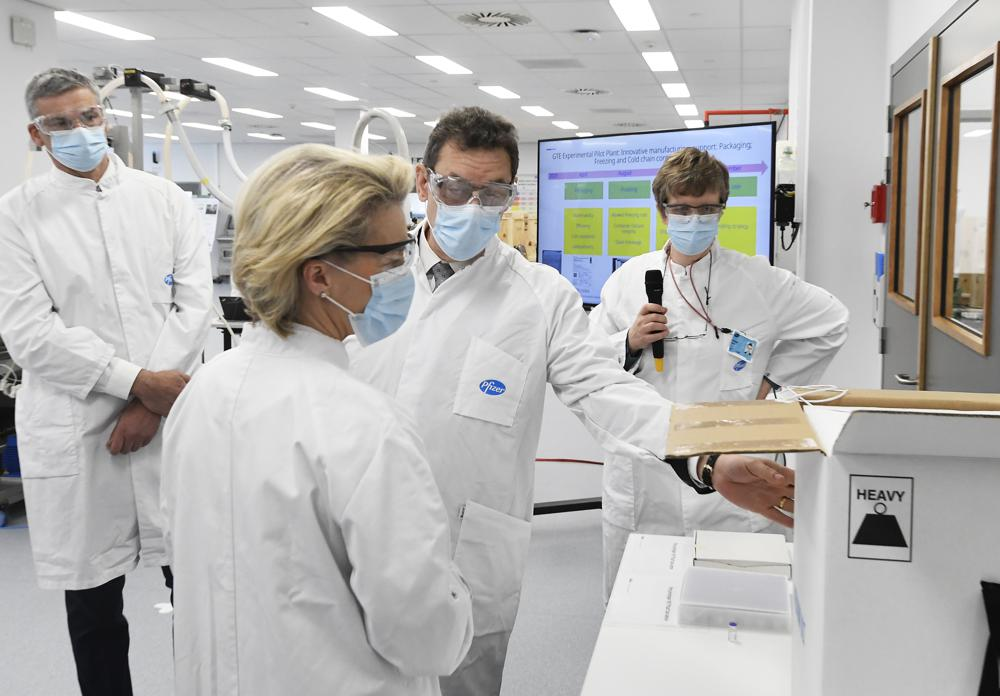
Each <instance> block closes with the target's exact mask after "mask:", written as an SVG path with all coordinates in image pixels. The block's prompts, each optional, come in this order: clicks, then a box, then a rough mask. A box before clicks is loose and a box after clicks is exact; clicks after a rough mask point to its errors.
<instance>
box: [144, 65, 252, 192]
mask: <svg viewBox="0 0 1000 696" xmlns="http://www.w3.org/2000/svg"><path fill="white" fill-rule="evenodd" d="M139 79H140V80H142V83H143V84H144V85H146V86H147V87H149V88H150V89H151V90H153V92H155V93H156V96H158V97H159V98H160V104H161V105H162V108H163V112H164V114H165V115H166V117H167V118H168V119H170V122H171V123H173V124H174V125H175V126H177V135H178V136H179V137H180V139H181V145H182V146H183V147H184V154H186V155H187V158H188V161H189V162H190V163H191V167H192V168H193V169H194V172H195V174H197V175H198V179H199V181H201V183H202V184H204V185H205V187H206V188H207V189H208V190H209V192H211V194H212V195H213V196H215V197H216V198H218V199H219V202H220V203H222V204H223V205H225V206H227V207H228V208H230V209H233V201H232V199H231V198H230V197H229V196H227V195H226V194H225V193H224V192H223V191H222V189H220V188H219V187H218V186H216V185H215V184H213V183H212V180H211V179H209V178H208V174H206V173H205V169H204V167H202V166H201V160H199V159H198V155H197V154H196V153H195V151H194V147H192V146H191V141H190V140H189V139H188V136H187V132H186V131H185V130H184V124H183V123H181V120H180V119H179V118H178V117H177V113H178V111H179V109H178V108H177V107H176V106H173V105H170V104H169V101H170V100H169V99H167V95H165V94H164V93H163V90H162V89H160V86H159V85H158V84H156V82H155V81H154V80H152V79H150V78H149V77H148V76H146V75H139Z"/></svg>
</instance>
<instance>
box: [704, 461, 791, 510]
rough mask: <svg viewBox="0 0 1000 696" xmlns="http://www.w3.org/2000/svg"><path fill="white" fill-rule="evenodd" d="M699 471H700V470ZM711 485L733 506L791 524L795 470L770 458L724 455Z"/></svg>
mask: <svg viewBox="0 0 1000 696" xmlns="http://www.w3.org/2000/svg"><path fill="white" fill-rule="evenodd" d="M699 473H700V472H699ZM712 486H713V487H714V488H715V490H717V491H719V493H720V494H722V496H723V497H725V498H726V500H728V501H729V502H731V503H733V504H734V505H738V506H739V507H741V508H744V509H746V510H750V511H751V512H756V513H757V514H758V515H763V516H764V517H766V518H767V519H769V520H771V521H772V522H777V523H778V524H781V525H784V526H786V527H791V526H792V525H793V522H794V517H790V516H789V515H786V514H784V513H786V512H787V513H789V514H794V513H795V470H794V469H789V468H787V467H784V466H781V465H779V464H778V463H776V462H773V461H771V460H770V459H759V458H757V457H748V456H746V455H742V454H724V455H722V456H720V457H719V459H718V460H717V461H716V462H715V466H714V467H713V469H712Z"/></svg>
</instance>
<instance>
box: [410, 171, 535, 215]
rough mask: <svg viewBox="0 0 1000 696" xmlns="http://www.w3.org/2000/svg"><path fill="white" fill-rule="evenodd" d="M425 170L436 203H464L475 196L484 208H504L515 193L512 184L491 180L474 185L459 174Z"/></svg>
mask: <svg viewBox="0 0 1000 696" xmlns="http://www.w3.org/2000/svg"><path fill="white" fill-rule="evenodd" d="M427 171H428V172H429V173H430V177H429V181H430V189H431V194H432V195H433V196H434V199H435V200H436V201H437V202H438V203H443V204H445V205H466V204H468V203H471V202H472V199H473V198H475V199H476V200H478V201H479V204H480V205H482V206H483V207H485V208H506V207H507V206H508V205H509V204H510V202H511V201H512V200H514V196H515V195H517V186H516V185H514V184H502V183H499V182H496V181H492V182H490V183H488V184H484V185H482V186H476V185H475V184H473V183H472V182H470V181H468V180H466V179H463V178H462V177H460V176H441V175H440V174H435V173H434V172H433V171H432V170H430V169H428V170H427Z"/></svg>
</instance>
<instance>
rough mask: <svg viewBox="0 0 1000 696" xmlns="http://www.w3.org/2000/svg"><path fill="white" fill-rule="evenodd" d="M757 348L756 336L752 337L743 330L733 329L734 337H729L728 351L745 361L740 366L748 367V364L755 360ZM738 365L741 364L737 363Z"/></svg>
mask: <svg viewBox="0 0 1000 696" xmlns="http://www.w3.org/2000/svg"><path fill="white" fill-rule="evenodd" d="M756 350H757V339H756V338H751V337H750V336H747V335H746V334H745V333H743V332H742V331H733V334H732V338H730V339H729V350H727V351H726V352H727V353H729V354H730V355H732V356H733V357H734V358H737V359H739V360H740V361H741V362H743V363H744V364H743V365H742V366H741V368H740V369H742V368H743V367H746V365H749V364H750V363H752V362H753V358H754V353H755V352H756ZM737 365H739V363H737ZM734 369H735V368H734Z"/></svg>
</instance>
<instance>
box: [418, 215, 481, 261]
mask: <svg viewBox="0 0 1000 696" xmlns="http://www.w3.org/2000/svg"><path fill="white" fill-rule="evenodd" d="M428 225H430V223H429V222H428V221H427V218H424V224H423V225H421V226H420V232H419V233H418V234H417V247H418V251H419V258H420V264H421V266H422V269H421V270H422V271H423V272H424V273H425V274H426V273H429V272H430V270H431V269H432V268H434V266H436V265H437V264H438V263H440V262H441V261H443V259H442V258H441V257H440V256H438V255H437V254H435V253H434V250H433V249H431V245H430V243H429V242H428V241H427V235H426V232H427V227H428ZM475 260H476V259H474V258H473V259H470V260H468V261H448V262H447V263H448V265H449V266H451V267H452V269H454V271H455V272H456V273H458V272H459V271H461V270H463V269H465V268H467V267H468V266H469V265H470V264H472V263H473V262H474V261H475Z"/></svg>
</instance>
